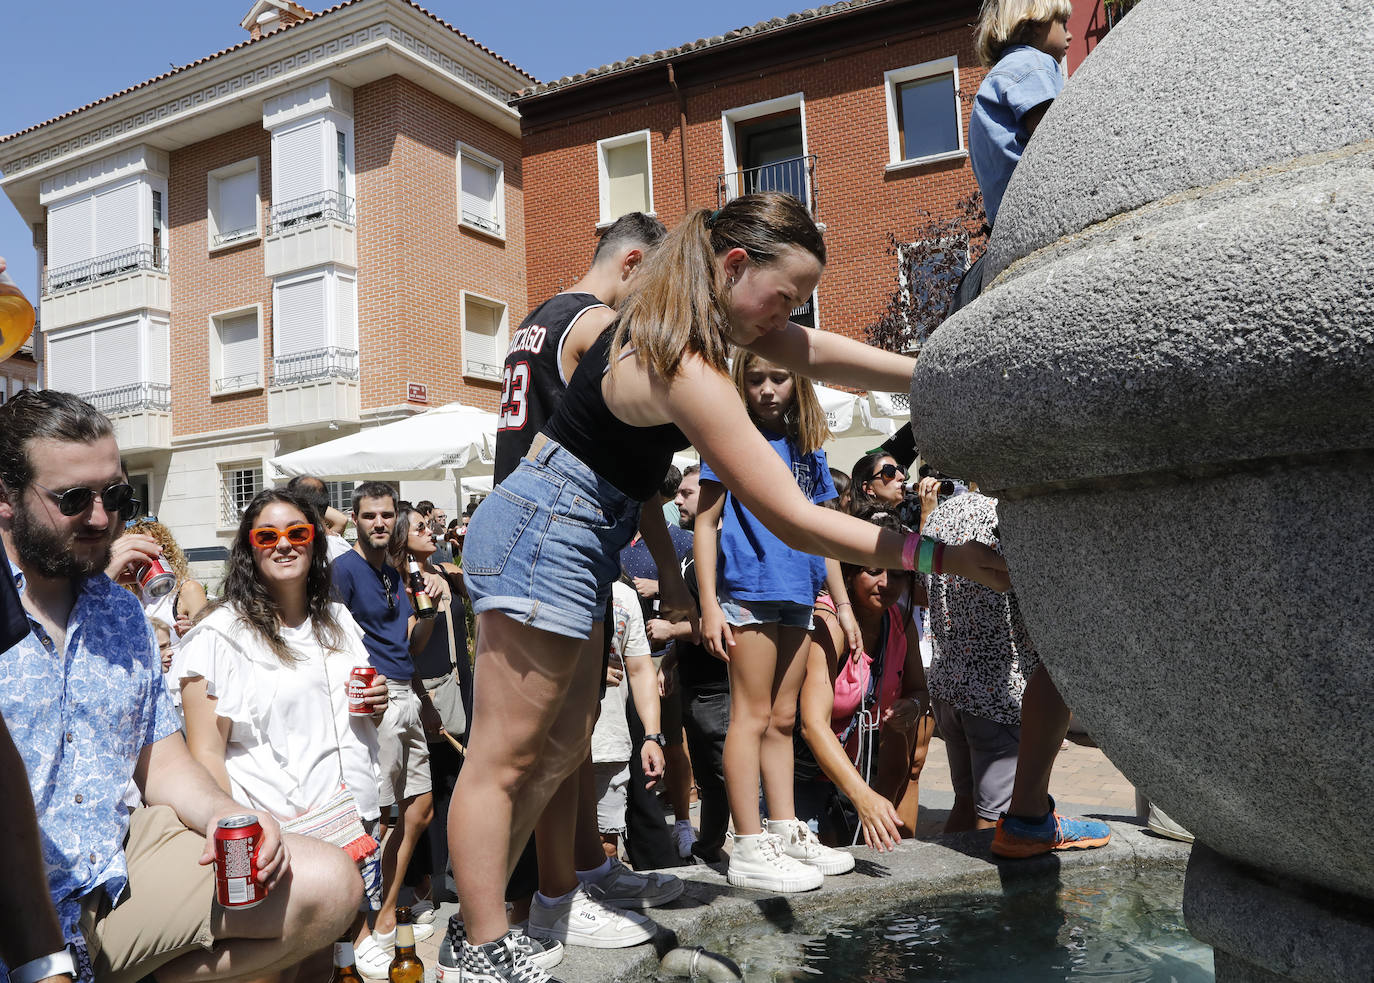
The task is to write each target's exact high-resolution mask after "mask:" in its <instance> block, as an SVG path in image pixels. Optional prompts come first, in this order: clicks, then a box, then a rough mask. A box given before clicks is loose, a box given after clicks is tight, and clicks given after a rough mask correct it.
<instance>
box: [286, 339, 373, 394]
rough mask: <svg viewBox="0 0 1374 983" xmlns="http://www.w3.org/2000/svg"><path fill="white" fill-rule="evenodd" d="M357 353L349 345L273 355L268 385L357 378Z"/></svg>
mask: <svg viewBox="0 0 1374 983" xmlns="http://www.w3.org/2000/svg"><path fill="white" fill-rule="evenodd" d="M357 378H358V353H357V351H356V350H354V349H352V348H317V349H315V350H314V351H308V352H301V353H300V354H297V355H284V356H279V357H277V358H274V359H272V378H271V379H270V380H268V385H269V386H294V385H297V384H299V383H303V382H316V381H318V380H320V379H357Z"/></svg>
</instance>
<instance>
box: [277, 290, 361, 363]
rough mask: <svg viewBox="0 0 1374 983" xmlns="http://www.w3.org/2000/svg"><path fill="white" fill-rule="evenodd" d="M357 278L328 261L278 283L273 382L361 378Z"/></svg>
mask: <svg viewBox="0 0 1374 983" xmlns="http://www.w3.org/2000/svg"><path fill="white" fill-rule="evenodd" d="M357 310H358V301H357V280H356V279H355V277H354V275H353V273H352V272H351V271H348V270H344V269H339V268H336V267H333V266H326V267H323V268H320V269H317V270H310V271H307V272H305V273H300V274H296V275H293V276H289V277H278V278H277V279H276V280H275V281H274V282H273V284H272V348H273V351H272V378H273V382H272V384H273V385H278V386H281V385H291V384H295V383H303V382H309V381H311V380H315V379H325V378H344V379H356V378H358V315H357Z"/></svg>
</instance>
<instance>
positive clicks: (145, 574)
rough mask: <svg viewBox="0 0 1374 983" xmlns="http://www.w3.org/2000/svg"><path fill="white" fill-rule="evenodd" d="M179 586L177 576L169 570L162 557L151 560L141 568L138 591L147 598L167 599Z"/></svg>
mask: <svg viewBox="0 0 1374 983" xmlns="http://www.w3.org/2000/svg"><path fill="white" fill-rule="evenodd" d="M176 585H177V575H176V574H174V573H172V571H171V570H169V569H168V568H167V564H165V563H163V562H162V558H161V557H157V558H154V559H152V560H149V561H148V562H147V563H146V564H144V565H143V566H142V567H140V568H139V571H138V589H139V590H141V591H142V592H143V596H144V597H146V598H149V599H150V600H151V599H154V598H158V597H165V596H166V595H167V594H169V593H171V591H172V588H173V587H175V586H176Z"/></svg>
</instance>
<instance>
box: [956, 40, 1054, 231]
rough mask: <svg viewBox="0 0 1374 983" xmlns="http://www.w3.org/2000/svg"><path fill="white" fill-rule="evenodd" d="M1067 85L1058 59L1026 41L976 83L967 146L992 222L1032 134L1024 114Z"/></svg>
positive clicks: (1012, 47)
mask: <svg viewBox="0 0 1374 983" xmlns="http://www.w3.org/2000/svg"><path fill="white" fill-rule="evenodd" d="M1063 88H1064V75H1063V73H1061V72H1060V71H1059V62H1057V61H1055V60H1054V59H1053V58H1051V57H1050V56H1049V55H1047V54H1045V52H1043V51H1041V50H1040V49H1039V48H1032V47H1031V46H1030V45H1028V44H1016V45H1012V46H1011V47H1010V48H1008V49H1007V50H1006V51H1005V52H1004V53H1003V54H1002V57H1001V58H999V59H998V60H997V64H996V65H993V66H992V70H991V71H989V72H988V74H987V76H986V77H985V78H984V79H983V84H982V85H980V86H978V95H977V96H976V97H975V98H974V101H973V115H972V117H971V118H970V119H969V124H968V148H969V158H970V160H971V163H972V164H973V176H974V177H976V178H977V179H978V188H979V190H981V191H982V192H983V208H984V209H985V210H986V211H987V213H988V224H989V225H991V224H993V222H995V221H996V219H997V210H998V209H999V208H1001V207H1002V195H1004V194H1005V193H1006V190H1007V182H1008V181H1010V180H1011V172H1012V171H1014V170H1016V165H1017V164H1018V163H1019V162H1020V160H1021V155H1022V154H1023V153H1024V152H1025V150H1026V141H1027V140H1029V139H1030V134H1029V133H1027V132H1026V128H1025V125H1024V124H1023V123H1022V119H1023V118H1024V117H1025V115H1026V113H1028V112H1030V111H1031V110H1032V109H1034V108H1035V107H1036V106H1039V105H1040V104H1041V103H1045V102H1050V101H1052V100H1053V99H1054V98H1055V97H1057V96H1058V95H1059V93H1060V90H1062V89H1063Z"/></svg>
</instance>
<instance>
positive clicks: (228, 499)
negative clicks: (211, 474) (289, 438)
mask: <svg viewBox="0 0 1374 983" xmlns="http://www.w3.org/2000/svg"><path fill="white" fill-rule="evenodd" d="M219 476H220V510H219V524H220V527H221V528H223V529H230V528H233V527H234V526H237V525H238V524H239V519H241V518H242V517H243V512H244V510H245V509H246V508H248V504H249V503H250V502H252V501H253V496H254V495H256V494H257V493H258V492H260V491H262V464H261V463H258V462H250V463H243V464H221V465H220V466H219Z"/></svg>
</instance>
